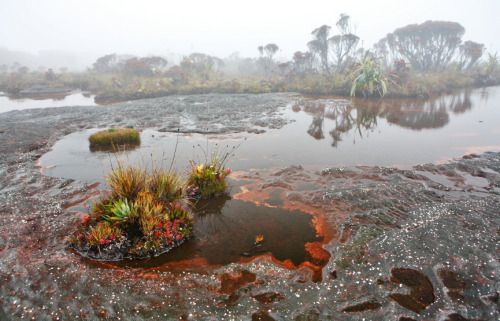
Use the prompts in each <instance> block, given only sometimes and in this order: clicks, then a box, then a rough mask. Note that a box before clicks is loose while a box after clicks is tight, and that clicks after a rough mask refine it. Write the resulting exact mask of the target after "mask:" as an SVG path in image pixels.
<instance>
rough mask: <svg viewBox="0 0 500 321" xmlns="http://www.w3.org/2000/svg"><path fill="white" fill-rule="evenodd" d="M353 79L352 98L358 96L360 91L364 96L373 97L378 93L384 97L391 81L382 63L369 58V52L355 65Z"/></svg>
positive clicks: (352, 72) (352, 73)
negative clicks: (374, 93)
mask: <svg viewBox="0 0 500 321" xmlns="http://www.w3.org/2000/svg"><path fill="white" fill-rule="evenodd" d="M351 78H352V79H353V81H352V87H351V96H356V92H358V91H361V92H362V93H363V96H366V94H367V93H369V94H370V95H373V92H374V91H376V92H377V93H378V94H379V95H380V97H383V96H384V95H385V94H386V93H387V84H388V83H389V81H391V79H390V78H389V77H388V76H387V75H386V74H385V73H384V72H383V68H382V63H380V62H379V61H377V59H376V58H374V57H371V56H369V52H367V53H366V54H365V56H364V57H363V59H361V60H360V61H358V63H357V64H355V65H354V67H353V69H352V71H351Z"/></svg>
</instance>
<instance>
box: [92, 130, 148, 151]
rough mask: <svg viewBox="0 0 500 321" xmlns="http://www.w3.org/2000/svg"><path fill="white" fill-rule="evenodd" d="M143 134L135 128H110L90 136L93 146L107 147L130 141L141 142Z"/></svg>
mask: <svg viewBox="0 0 500 321" xmlns="http://www.w3.org/2000/svg"><path fill="white" fill-rule="evenodd" d="M140 141H141V135H140V134H139V132H138V131H137V130H135V129H133V128H118V129H117V128H110V129H108V130H101V131H100V132H97V133H95V134H93V135H91V136H90V137H89V143H90V144H91V146H98V147H106V146H112V145H121V144H128V143H140Z"/></svg>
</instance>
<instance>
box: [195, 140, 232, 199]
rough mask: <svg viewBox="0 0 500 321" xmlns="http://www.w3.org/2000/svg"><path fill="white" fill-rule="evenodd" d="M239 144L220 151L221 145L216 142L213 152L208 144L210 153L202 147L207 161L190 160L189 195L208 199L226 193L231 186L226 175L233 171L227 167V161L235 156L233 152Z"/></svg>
mask: <svg viewBox="0 0 500 321" xmlns="http://www.w3.org/2000/svg"><path fill="white" fill-rule="evenodd" d="M198 146H199V145H198ZM239 146H240V145H238V146H235V147H232V148H231V149H230V150H228V151H220V150H219V145H218V144H215V150H213V151H212V152H210V150H208V146H207V150H208V153H207V152H206V151H205V150H203V149H202V150H203V153H204V155H205V163H202V164H200V165H196V163H195V162H194V161H193V160H189V162H190V163H191V170H190V172H189V177H188V179H187V186H188V187H187V193H188V195H189V196H190V197H193V198H198V199H199V198H203V199H206V198H210V197H214V196H218V195H221V194H224V193H225V192H226V190H227V188H228V186H229V185H228V183H227V181H226V177H227V175H229V174H230V173H231V169H229V168H226V167H227V162H228V161H229V159H230V158H231V157H232V156H234V154H233V152H234V150H235V149H237V148H238V147H239ZM200 148H201V147H200Z"/></svg>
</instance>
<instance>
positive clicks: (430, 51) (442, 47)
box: [377, 21, 482, 71]
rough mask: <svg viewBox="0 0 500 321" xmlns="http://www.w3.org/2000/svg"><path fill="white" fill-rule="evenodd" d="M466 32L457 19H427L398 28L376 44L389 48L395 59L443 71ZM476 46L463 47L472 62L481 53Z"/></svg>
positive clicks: (420, 68) (427, 69)
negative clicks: (452, 20)
mask: <svg viewBox="0 0 500 321" xmlns="http://www.w3.org/2000/svg"><path fill="white" fill-rule="evenodd" d="M464 33H465V28H464V27H462V25H461V24H459V23H457V22H450V21H427V22H424V23H422V24H411V25H408V26H406V27H403V28H398V29H396V30H395V31H394V32H393V33H389V34H388V35H387V36H386V37H385V38H383V39H381V40H380V41H379V43H378V44H377V47H378V48H380V49H386V50H387V51H389V52H390V54H391V55H392V57H393V58H395V59H405V60H406V61H407V62H409V63H410V65H411V67H412V68H414V69H417V70H423V71H442V70H444V69H445V68H446V67H447V66H448V65H449V64H450V63H451V62H453V60H454V58H455V57H456V53H457V51H458V50H459V48H460V45H461V43H462V36H463V35H464ZM464 45H465V44H464ZM477 48H478V46H477V45H475V44H470V43H469V44H467V45H465V46H464V47H463V49H462V51H463V53H464V55H466V56H468V57H469V58H468V61H469V62H472V59H474V61H477V59H479V58H480V57H481V56H480V55H479V57H478V53H479V51H478V50H477ZM481 51H482V49H481ZM381 52H383V50H382V51H381ZM481 55H482V52H481ZM464 57H465V56H464Z"/></svg>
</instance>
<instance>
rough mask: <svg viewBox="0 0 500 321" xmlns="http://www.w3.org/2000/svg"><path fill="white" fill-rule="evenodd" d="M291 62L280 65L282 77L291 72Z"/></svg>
mask: <svg viewBox="0 0 500 321" xmlns="http://www.w3.org/2000/svg"><path fill="white" fill-rule="evenodd" d="M291 64H292V63H291V62H289V61H288V62H282V63H280V64H278V68H279V69H280V72H281V75H282V76H284V75H285V74H286V73H287V72H288V71H289V70H290V66H291Z"/></svg>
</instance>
